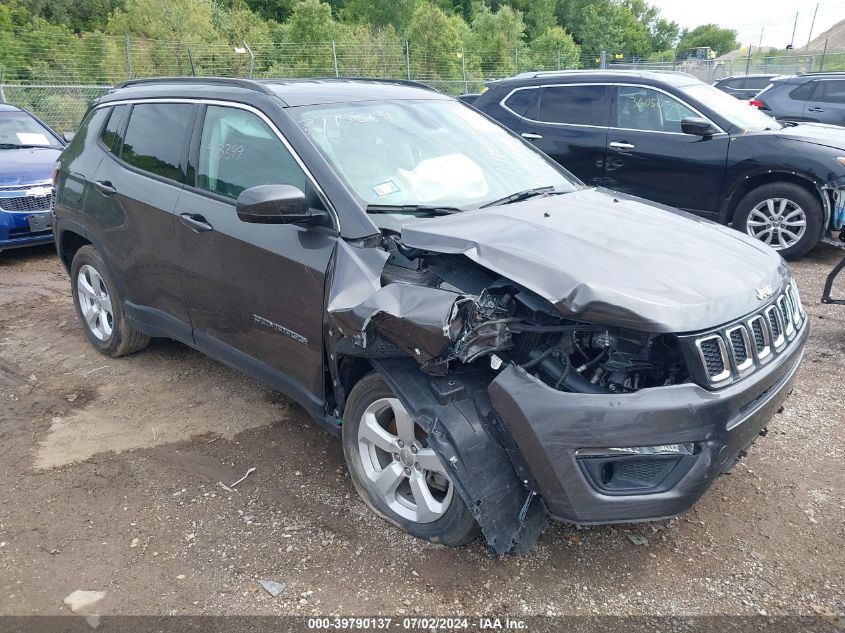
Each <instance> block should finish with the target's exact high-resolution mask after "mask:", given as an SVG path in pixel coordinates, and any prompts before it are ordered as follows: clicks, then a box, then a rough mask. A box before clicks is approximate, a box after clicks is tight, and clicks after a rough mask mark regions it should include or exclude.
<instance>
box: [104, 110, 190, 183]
mask: <svg viewBox="0 0 845 633" xmlns="http://www.w3.org/2000/svg"><path fill="white" fill-rule="evenodd" d="M194 107H195V106H193V105H191V104H187V103H141V104H137V105H135V106H133V107H132V112H131V113H130V115H129V124H128V125H127V126H126V134H125V135H124V139H123V149H122V151H121V153H120V157H121V158H122V159H123V160H124V161H126V162H127V163H128V164H130V165H132V166H133V167H137V168H138V169H142V170H144V171H146V172H149V173H151V174H155V175H157V176H161V177H163V178H168V179H170V180H175V181H176V182H184V181H185V177H184V173H183V170H182V165H181V159H182V153H183V150H184V147H185V141H186V138H187V135H188V134H189V133H190V128H191V125H192V123H193V116H194Z"/></svg>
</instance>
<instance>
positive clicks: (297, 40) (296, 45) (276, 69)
mask: <svg viewBox="0 0 845 633" xmlns="http://www.w3.org/2000/svg"><path fill="white" fill-rule="evenodd" d="M339 29H340V25H339V24H338V22H337V21H336V20H335V19H334V16H332V8H331V6H330V5H328V4H326V3H325V2H320V0H301V1H300V2H298V3H297V4H296V5H295V6H294V8H293V13H291V16H290V19H289V20H288V21H287V23H286V24H284V25H283V26H282V28H281V29H280V30H279V31H277V38H279V39H278V41H277V44H278V45H280V47H279V48H278V49H277V53H278V59H277V60H276V61H275V63H274V64H273V65H272V66H271V67H270V68H269V70H268V71H267V72H268V74H269V75H271V76H274V77H305V76H308V75H316V76H330V75H334V55H333V51H332V45H331V42H332V41H334V40H335V39H336V37H337V35H338V33H339Z"/></svg>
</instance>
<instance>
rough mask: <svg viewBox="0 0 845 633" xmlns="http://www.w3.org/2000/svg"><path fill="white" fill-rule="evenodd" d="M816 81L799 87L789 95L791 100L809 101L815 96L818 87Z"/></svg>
mask: <svg viewBox="0 0 845 633" xmlns="http://www.w3.org/2000/svg"><path fill="white" fill-rule="evenodd" d="M816 83H817V82H815V81H808V82H807V83H805V84H803V85H801V86H798V87H797V88H795V89H794V90H792V92H790V93H789V97H790V99H793V100H795V101H809V100H810V97H812V96H813V90H814V89H815V87H816Z"/></svg>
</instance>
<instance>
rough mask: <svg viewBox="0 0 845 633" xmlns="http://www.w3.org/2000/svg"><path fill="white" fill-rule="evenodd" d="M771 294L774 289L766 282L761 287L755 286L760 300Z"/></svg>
mask: <svg viewBox="0 0 845 633" xmlns="http://www.w3.org/2000/svg"><path fill="white" fill-rule="evenodd" d="M772 294H774V291H773V290H772V287H771V286H770V285H768V284H766V285H765V286H763V287H761V288H757V298H758V299H759V300H760V301H763V300H764V299H768V298H769V297H771V296H772Z"/></svg>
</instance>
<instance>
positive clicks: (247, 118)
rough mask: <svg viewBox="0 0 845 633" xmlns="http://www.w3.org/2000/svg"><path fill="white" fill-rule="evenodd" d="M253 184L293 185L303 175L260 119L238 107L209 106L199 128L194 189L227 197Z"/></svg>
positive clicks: (300, 184) (300, 183) (299, 184)
mask: <svg viewBox="0 0 845 633" xmlns="http://www.w3.org/2000/svg"><path fill="white" fill-rule="evenodd" d="M256 185H294V186H295V187H299V188H300V189H302V190H303V191H304V190H305V173H304V172H303V171H302V169H301V168H300V167H299V165H298V164H297V163H296V161H295V160H294V158H293V156H291V154H290V152H289V151H288V150H287V148H286V147H285V146H284V144H283V143H282V142H281V141H280V140H279V138H278V137H277V136H276V135H275V134H274V133H273V131H272V130H271V129H270V128H269V127H268V126H267V124H266V123H264V121H262V120H261V119H260V118H259V117H257V116H256V115H254V114H252V113H251V112H246V111H244V110H240V109H237V108H226V107H221V106H209V107H208V109H207V110H206V114H205V121H204V123H203V127H202V139H201V140H200V148H199V164H198V166H197V186H198V187H200V188H202V189H205V190H207V191H212V192H214V193H219V194H221V195H224V196H227V197H229V198H237V197H238V194H239V193H240V192H241V191H243V190H244V189H248V188H250V187H254V186H256Z"/></svg>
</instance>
